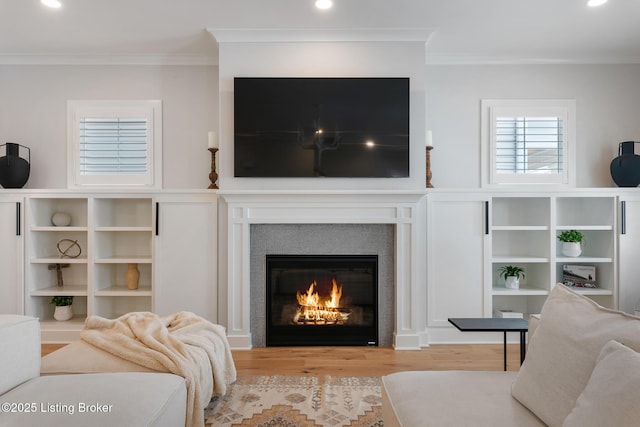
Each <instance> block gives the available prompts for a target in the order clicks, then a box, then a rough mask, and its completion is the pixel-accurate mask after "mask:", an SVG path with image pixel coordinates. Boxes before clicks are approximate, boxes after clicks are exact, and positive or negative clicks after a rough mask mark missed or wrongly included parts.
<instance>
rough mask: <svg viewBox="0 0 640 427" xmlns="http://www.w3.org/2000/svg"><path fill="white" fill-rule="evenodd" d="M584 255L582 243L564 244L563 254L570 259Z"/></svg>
mask: <svg viewBox="0 0 640 427" xmlns="http://www.w3.org/2000/svg"><path fill="white" fill-rule="evenodd" d="M581 253H582V246H581V245H580V242H562V254H563V255H565V256H569V257H578V256H580V254H581Z"/></svg>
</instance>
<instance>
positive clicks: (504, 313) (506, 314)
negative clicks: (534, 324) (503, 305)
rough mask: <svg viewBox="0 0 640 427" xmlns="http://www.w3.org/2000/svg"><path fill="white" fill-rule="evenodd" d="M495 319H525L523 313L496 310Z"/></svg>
mask: <svg viewBox="0 0 640 427" xmlns="http://www.w3.org/2000/svg"><path fill="white" fill-rule="evenodd" d="M493 317H499V318H502V319H523V318H524V316H523V314H522V313H518V312H517V311H513V310H495V311H494V312H493Z"/></svg>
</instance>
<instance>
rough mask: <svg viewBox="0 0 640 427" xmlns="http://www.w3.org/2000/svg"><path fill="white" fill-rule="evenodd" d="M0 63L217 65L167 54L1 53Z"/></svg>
mask: <svg viewBox="0 0 640 427" xmlns="http://www.w3.org/2000/svg"><path fill="white" fill-rule="evenodd" d="M0 65H192V66H193V65H200V66H211V65H218V58H217V56H208V55H168V54H38V53H36V54H3V53H0Z"/></svg>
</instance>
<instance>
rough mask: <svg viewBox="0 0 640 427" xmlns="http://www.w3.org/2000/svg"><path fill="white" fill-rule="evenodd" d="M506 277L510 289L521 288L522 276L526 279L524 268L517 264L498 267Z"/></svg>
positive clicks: (505, 281)
mask: <svg viewBox="0 0 640 427" xmlns="http://www.w3.org/2000/svg"><path fill="white" fill-rule="evenodd" d="M498 272H499V273H500V276H502V278H503V279H504V285H505V287H506V288H508V289H519V288H520V278H523V279H524V268H522V267H519V266H517V265H505V266H502V267H500V268H499V269H498Z"/></svg>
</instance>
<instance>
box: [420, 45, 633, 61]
mask: <svg viewBox="0 0 640 427" xmlns="http://www.w3.org/2000/svg"><path fill="white" fill-rule="evenodd" d="M425 60H426V63H427V65H587V64H591V65H615V64H640V56H600V55H594V56H584V57H581V56H570V55H567V56H566V57H552V56H549V57H542V56H539V57H529V56H516V55H465V54H460V55H449V54H439V53H429V51H428V49H427V52H426V54H425Z"/></svg>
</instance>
